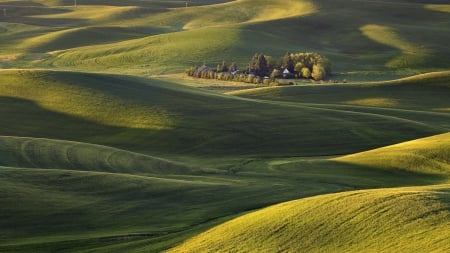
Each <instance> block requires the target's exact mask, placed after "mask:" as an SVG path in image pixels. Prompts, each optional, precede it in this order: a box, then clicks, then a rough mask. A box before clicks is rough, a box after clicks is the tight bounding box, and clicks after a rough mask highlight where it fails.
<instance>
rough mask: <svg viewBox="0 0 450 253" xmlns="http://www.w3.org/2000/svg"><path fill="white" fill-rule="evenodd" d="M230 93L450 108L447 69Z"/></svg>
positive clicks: (376, 104) (279, 97)
mask: <svg viewBox="0 0 450 253" xmlns="http://www.w3.org/2000/svg"><path fill="white" fill-rule="evenodd" d="M229 94H231V95H236V96H241V97H246V98H253V99H264V100H275V101H288V102H302V103H324V104H325V103H326V104H339V105H355V106H370V107H381V108H397V109H411V110H421V111H425V110H427V111H442V112H446V111H448V110H449V108H447V106H448V96H449V94H450V72H449V71H444V72H435V73H427V74H422V75H417V76H412V77H408V78H404V79H398V80H394V81H386V82H371V83H352V84H329V85H301V86H291V87H270V88H262V89H253V90H244V91H236V92H231V93H229Z"/></svg>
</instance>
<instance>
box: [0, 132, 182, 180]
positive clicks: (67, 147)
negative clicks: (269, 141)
mask: <svg viewBox="0 0 450 253" xmlns="http://www.w3.org/2000/svg"><path fill="white" fill-rule="evenodd" d="M0 157H1V158H2V159H1V161H0V166H8V167H25V168H43V169H68V170H81V171H97V170H98V171H101V172H110V173H126V174H135V175H136V174H155V173H156V174H173V173H178V174H187V173H190V172H191V170H189V168H187V167H186V166H184V165H181V164H177V163H174V162H171V161H168V160H164V159H160V158H156V157H151V156H146V155H141V154H137V153H132V152H128V151H125V150H120V149H114V148H110V147H105V146H99V145H92V144H85V143H79V142H69V141H57V140H50V139H36V138H26V137H7V136H2V137H0Z"/></svg>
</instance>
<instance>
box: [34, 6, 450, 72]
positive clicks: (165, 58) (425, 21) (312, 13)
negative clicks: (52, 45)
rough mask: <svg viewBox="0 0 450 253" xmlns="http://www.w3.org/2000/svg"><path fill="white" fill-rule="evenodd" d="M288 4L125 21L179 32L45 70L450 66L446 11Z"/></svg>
mask: <svg viewBox="0 0 450 253" xmlns="http://www.w3.org/2000/svg"><path fill="white" fill-rule="evenodd" d="M288 2H289V4H288V3H286V1H285V2H274V1H264V3H259V4H258V5H255V4H254V3H253V1H246V0H242V1H232V2H229V3H224V4H217V5H210V6H201V7H191V8H177V9H171V10H167V11H165V12H162V13H159V14H155V15H151V16H146V15H140V16H139V17H136V18H135V19H124V20H123V22H124V24H128V25H129V26H143V24H145V25H144V26H150V27H159V28H165V30H164V31H166V32H168V31H177V32H175V33H168V34H164V35H157V36H151V37H147V38H143V39H141V40H135V41H129V42H123V43H118V44H112V45H108V46H107V47H108V48H110V49H108V48H101V47H99V46H97V47H95V46H94V47H83V48H75V49H72V50H68V51H62V52H59V53H57V54H55V55H54V58H51V59H49V60H48V61H46V62H44V63H42V64H43V65H42V66H55V67H59V68H77V69H88V68H91V69H92V68H93V69H97V70H102V71H118V70H119V68H120V67H123V66H127V71H129V72H130V73H138V74H157V73H167V72H169V73H170V72H180V71H183V70H184V69H185V68H188V67H190V66H192V65H200V64H202V63H204V62H206V63H210V64H211V65H212V66H214V65H215V64H217V63H219V62H221V61H222V60H226V61H229V62H231V61H236V62H237V63H238V64H239V65H240V66H241V68H244V67H245V66H246V65H247V64H248V59H250V57H251V56H252V55H253V54H254V53H255V52H264V53H266V54H270V55H274V56H278V55H282V54H284V53H285V52H286V51H316V52H319V53H321V54H324V55H326V56H327V57H328V58H330V59H331V60H332V62H333V63H334V70H335V72H350V71H352V72H354V71H359V72H368V73H372V72H373V73H375V74H377V75H379V74H380V73H381V74H382V73H383V71H390V70H402V71H401V72H398V73H397V74H399V73H400V74H401V75H402V74H403V75H404V73H409V72H417V71H419V70H420V71H430V70H436V69H445V68H448V67H449V65H448V61H447V60H446V59H445V57H442V56H443V55H446V54H448V53H449V49H448V47H447V46H446V45H445V43H443V41H448V40H449V39H450V38H449V35H448V34H450V33H449V32H448V27H449V25H448V24H449V23H448V22H449V21H448V18H447V14H446V13H445V12H441V11H435V10H434V9H435V8H434V9H433V8H431V9H430V8H427V7H426V6H424V5H423V4H420V3H411V2H408V1H402V2H396V3H392V2H391V1H361V3H360V4H354V3H353V2H348V1H344V0H338V1H332V2H330V1H314V2H309V1H288ZM405 12H407V13H408V14H405ZM354 13H358V15H354ZM349 16H351V17H352V19H349V18H348V17H349ZM421 17H422V18H421ZM418 18H421V19H420V22H419V21H418ZM181 30H185V31H182V32H181ZM124 52H127V54H126V55H125V54H124ZM404 68H409V70H408V69H406V70H405V69H404Z"/></svg>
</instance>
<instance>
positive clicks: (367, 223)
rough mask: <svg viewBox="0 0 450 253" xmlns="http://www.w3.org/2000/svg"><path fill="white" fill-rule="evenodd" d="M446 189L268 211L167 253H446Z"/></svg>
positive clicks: (387, 192)
mask: <svg viewBox="0 0 450 253" xmlns="http://www.w3.org/2000/svg"><path fill="white" fill-rule="evenodd" d="M449 189H450V186H449V185H439V186H429V187H413V188H397V189H382V190H366V191H352V192H344V193H337V194H332V195H323V196H317V197H312V198H306V199H301V200H296V201H292V202H287V203H282V204H279V205H275V206H271V207H268V208H265V209H262V210H260V211H256V212H253V213H250V214H247V215H243V216H242V217H239V218H236V219H234V220H232V221H229V222H227V223H224V224H222V225H220V226H217V227H215V228H213V229H211V230H209V231H207V232H205V233H202V234H200V235H198V236H196V237H194V238H192V239H190V240H188V241H187V242H185V243H184V244H182V245H180V246H178V247H176V248H174V249H172V250H169V251H168V252H280V251H281V252H291V251H304V252H362V251H364V252H414V251H426V252H446V251H448V250H450V246H449V245H450V239H449V238H450V234H449V230H448V227H449V226H450V191H449Z"/></svg>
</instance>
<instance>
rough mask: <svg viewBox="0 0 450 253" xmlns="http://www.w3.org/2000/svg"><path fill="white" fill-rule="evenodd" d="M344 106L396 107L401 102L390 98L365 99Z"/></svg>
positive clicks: (350, 101)
mask: <svg viewBox="0 0 450 253" xmlns="http://www.w3.org/2000/svg"><path fill="white" fill-rule="evenodd" d="M344 104H349V105H365V106H380V107H396V106H398V105H399V102H398V101H397V100H395V99H389V98H363V99H356V100H349V101H345V102H344Z"/></svg>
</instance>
